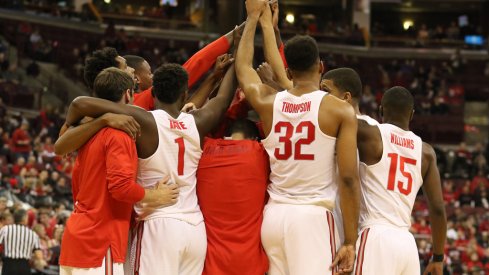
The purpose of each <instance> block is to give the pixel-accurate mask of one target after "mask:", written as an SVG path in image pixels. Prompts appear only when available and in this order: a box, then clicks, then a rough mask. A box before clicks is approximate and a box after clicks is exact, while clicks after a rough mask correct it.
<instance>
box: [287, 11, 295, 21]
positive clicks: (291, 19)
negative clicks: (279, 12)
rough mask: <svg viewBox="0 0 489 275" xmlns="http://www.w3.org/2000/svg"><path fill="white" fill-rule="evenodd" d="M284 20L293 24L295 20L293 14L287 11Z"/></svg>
mask: <svg viewBox="0 0 489 275" xmlns="http://www.w3.org/2000/svg"><path fill="white" fill-rule="evenodd" d="M285 21H287V22H288V23H289V24H294V22H295V16H294V14H293V13H287V15H286V16H285Z"/></svg>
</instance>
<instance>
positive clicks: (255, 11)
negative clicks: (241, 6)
mask: <svg viewBox="0 0 489 275" xmlns="http://www.w3.org/2000/svg"><path fill="white" fill-rule="evenodd" d="M267 6H268V1H265V0H246V12H247V13H248V16H257V17H258V16H260V15H261V13H262V12H263V10H264V9H265V7H267Z"/></svg>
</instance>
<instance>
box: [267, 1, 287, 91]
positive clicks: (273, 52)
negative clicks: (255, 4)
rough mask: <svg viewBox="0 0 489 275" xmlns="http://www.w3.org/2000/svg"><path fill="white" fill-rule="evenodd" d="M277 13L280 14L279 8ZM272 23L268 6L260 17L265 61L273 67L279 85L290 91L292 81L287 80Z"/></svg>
mask: <svg viewBox="0 0 489 275" xmlns="http://www.w3.org/2000/svg"><path fill="white" fill-rule="evenodd" d="M274 5H278V3H275V4H274ZM276 13H278V6H277V11H276ZM277 16H278V15H277ZM272 21H273V16H272V11H271V9H270V6H267V7H266V8H265V10H264V11H263V14H262V16H261V17H260V25H261V28H262V31H263V44H264V46H263V50H264V53H265V59H266V60H267V62H268V63H269V64H270V66H271V67H272V71H273V73H274V74H275V79H276V80H277V82H278V83H279V85H280V86H281V87H284V88H285V89H287V90H288V89H290V88H292V81H290V79H288V78H287V73H286V72H285V67H284V62H283V61H282V57H281V56H280V52H279V48H278V46H277V40H276V33H275V30H274V26H273V22H272ZM279 36H280V34H279Z"/></svg>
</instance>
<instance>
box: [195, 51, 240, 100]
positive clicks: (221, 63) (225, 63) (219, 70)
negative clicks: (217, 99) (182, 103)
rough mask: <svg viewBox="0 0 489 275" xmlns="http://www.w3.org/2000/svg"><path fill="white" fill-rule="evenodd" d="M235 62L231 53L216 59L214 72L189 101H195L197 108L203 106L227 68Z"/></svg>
mask: <svg viewBox="0 0 489 275" xmlns="http://www.w3.org/2000/svg"><path fill="white" fill-rule="evenodd" d="M233 62H234V58H232V56H231V55H229V54H223V55H221V56H219V57H218V58H217V60H216V65H215V68H214V72H212V73H211V74H210V75H209V76H208V77H207V78H206V79H205V80H204V82H203V83H202V84H201V85H200V87H199V89H197V91H196V92H195V93H194V94H193V95H192V97H191V98H190V99H189V100H188V102H189V103H190V102H191V103H193V105H194V106H195V108H197V109H200V108H202V106H204V104H205V102H206V101H207V99H208V98H209V95H210V94H211V93H212V91H214V87H215V86H216V84H217V82H218V81H219V80H221V79H222V77H223V76H224V74H225V73H226V71H227V69H228V68H229V66H230V65H231V64H232V63H233Z"/></svg>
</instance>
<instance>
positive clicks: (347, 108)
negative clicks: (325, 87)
mask: <svg viewBox="0 0 489 275" xmlns="http://www.w3.org/2000/svg"><path fill="white" fill-rule="evenodd" d="M321 108H324V109H326V110H328V111H330V112H337V113H343V114H348V115H354V114H355V110H354V109H353V107H352V106H351V105H350V103H348V102H346V101H345V100H342V99H339V98H337V97H335V96H332V95H330V94H327V95H326V96H324V97H323V99H322V101H321Z"/></svg>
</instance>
